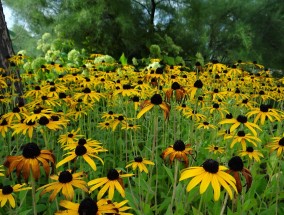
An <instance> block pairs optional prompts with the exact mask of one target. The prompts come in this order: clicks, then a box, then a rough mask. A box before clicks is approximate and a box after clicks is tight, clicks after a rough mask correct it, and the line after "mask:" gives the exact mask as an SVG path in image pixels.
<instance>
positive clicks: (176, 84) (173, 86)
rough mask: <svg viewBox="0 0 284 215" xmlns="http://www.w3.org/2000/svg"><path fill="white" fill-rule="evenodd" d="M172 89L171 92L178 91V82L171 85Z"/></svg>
mask: <svg viewBox="0 0 284 215" xmlns="http://www.w3.org/2000/svg"><path fill="white" fill-rule="evenodd" d="M172 89H173V90H178V89H180V85H179V83H178V82H174V83H173V84H172Z"/></svg>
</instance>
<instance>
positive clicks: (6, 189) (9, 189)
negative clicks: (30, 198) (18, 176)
mask: <svg viewBox="0 0 284 215" xmlns="http://www.w3.org/2000/svg"><path fill="white" fill-rule="evenodd" d="M25 186H26V184H25V183H24V184H16V185H14V186H11V185H6V186H2V187H0V206H1V208H2V207H4V206H5V204H6V203H7V202H9V204H10V206H11V207H12V208H15V207H16V201H15V197H14V195H13V194H14V193H15V192H20V191H23V190H30V189H32V188H31V187H25Z"/></svg>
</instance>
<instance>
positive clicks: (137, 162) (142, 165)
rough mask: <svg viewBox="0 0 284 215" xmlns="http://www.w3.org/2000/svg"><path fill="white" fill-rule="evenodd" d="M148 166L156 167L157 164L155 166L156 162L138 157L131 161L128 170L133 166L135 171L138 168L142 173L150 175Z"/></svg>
mask: <svg viewBox="0 0 284 215" xmlns="http://www.w3.org/2000/svg"><path fill="white" fill-rule="evenodd" d="M146 165H155V164H154V162H152V161H149V160H146V159H144V158H142V157H136V158H134V160H132V161H130V163H129V164H128V165H126V168H128V167H130V166H131V167H132V169H133V170H136V169H137V167H138V169H139V171H140V172H146V173H148V169H147V167H146Z"/></svg>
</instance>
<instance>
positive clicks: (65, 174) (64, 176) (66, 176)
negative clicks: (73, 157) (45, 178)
mask: <svg viewBox="0 0 284 215" xmlns="http://www.w3.org/2000/svg"><path fill="white" fill-rule="evenodd" d="M72 179H73V176H72V174H71V173H70V172H69V171H62V172H61V173H60V174H59V177H58V181H59V182H60V183H63V184H66V183H69V182H71V181H72Z"/></svg>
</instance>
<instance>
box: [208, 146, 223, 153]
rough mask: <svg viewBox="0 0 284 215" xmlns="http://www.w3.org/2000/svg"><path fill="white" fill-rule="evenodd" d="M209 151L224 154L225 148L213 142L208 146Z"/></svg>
mask: <svg viewBox="0 0 284 215" xmlns="http://www.w3.org/2000/svg"><path fill="white" fill-rule="evenodd" d="M206 149H208V150H209V152H213V153H214V154H223V153H224V151H225V149H224V147H220V146H217V145H215V144H211V145H210V146H208V147H206Z"/></svg>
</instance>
